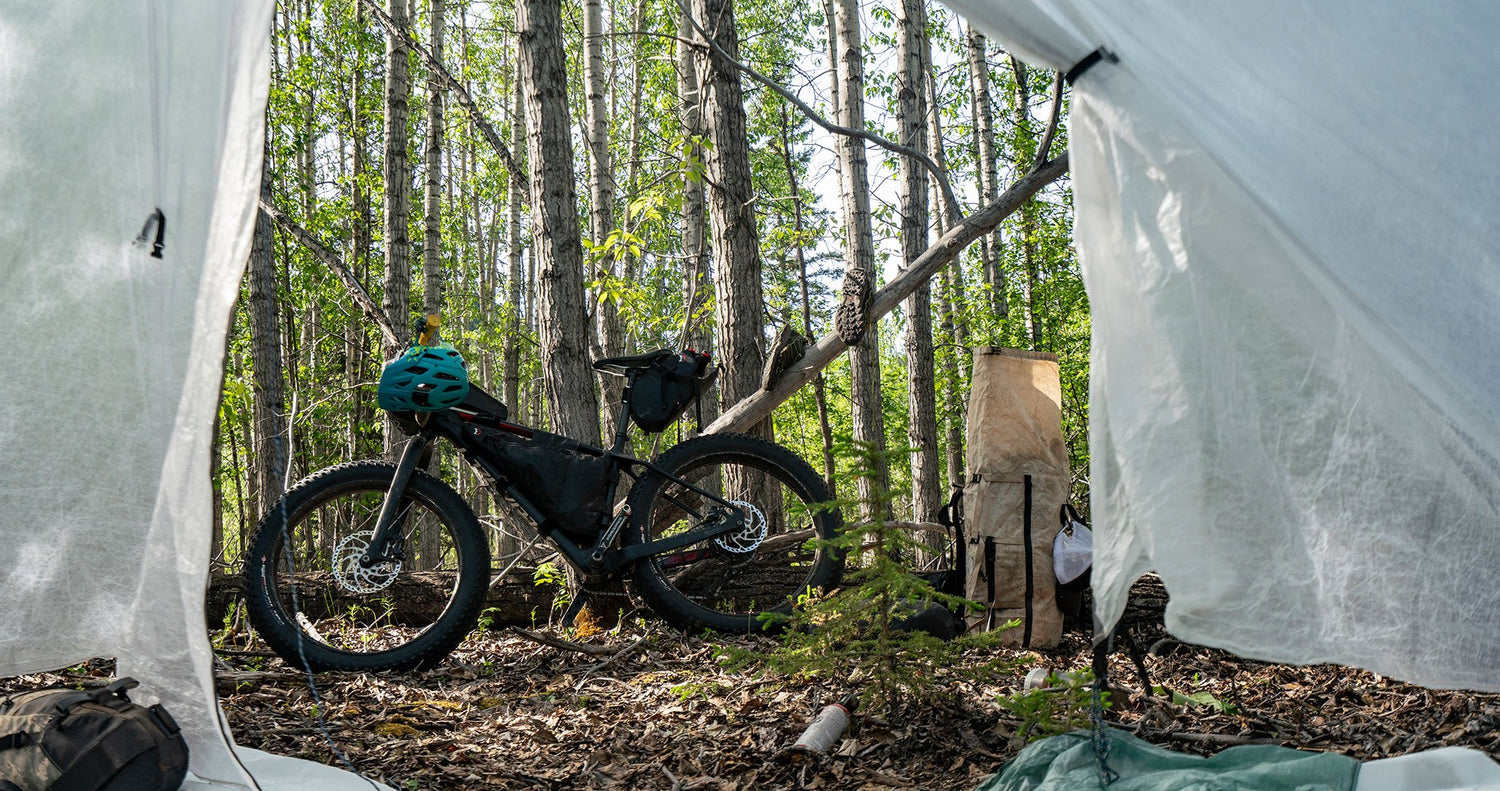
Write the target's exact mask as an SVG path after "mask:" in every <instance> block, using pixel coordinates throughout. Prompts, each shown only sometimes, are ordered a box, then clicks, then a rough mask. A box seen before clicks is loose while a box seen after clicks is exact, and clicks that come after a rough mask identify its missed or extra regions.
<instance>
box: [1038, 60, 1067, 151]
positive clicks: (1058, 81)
mask: <svg viewBox="0 0 1500 791" xmlns="http://www.w3.org/2000/svg"><path fill="white" fill-rule="evenodd" d="M1062 103H1063V75H1062V72H1058V73H1057V77H1055V78H1054V79H1053V80H1052V115H1051V116H1049V117H1048V118H1047V131H1046V133H1044V134H1043V135H1042V142H1040V143H1038V144H1037V147H1036V161H1037V162H1046V161H1047V156H1048V155H1049V154H1051V153H1052V139H1053V138H1054V137H1056V136H1057V122H1058V119H1060V118H1061V117H1062Z"/></svg>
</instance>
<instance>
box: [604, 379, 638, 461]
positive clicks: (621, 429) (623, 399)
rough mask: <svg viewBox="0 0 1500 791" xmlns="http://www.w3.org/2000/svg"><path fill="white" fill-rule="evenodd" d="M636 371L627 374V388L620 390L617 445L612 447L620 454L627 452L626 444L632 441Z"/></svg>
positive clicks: (616, 428)
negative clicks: (631, 416) (632, 395)
mask: <svg viewBox="0 0 1500 791" xmlns="http://www.w3.org/2000/svg"><path fill="white" fill-rule="evenodd" d="M635 375H636V371H635V370H634V369H631V370H629V371H626V372H625V387H623V388H621V390H620V420H619V422H618V424H617V425H616V426H615V444H614V445H612V446H610V451H612V452H614V453H620V452H622V451H624V450H625V443H626V442H627V441H629V439H630V388H631V387H633V386H634V385H635Z"/></svg>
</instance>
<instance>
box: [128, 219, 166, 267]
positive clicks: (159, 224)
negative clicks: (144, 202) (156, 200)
mask: <svg viewBox="0 0 1500 791" xmlns="http://www.w3.org/2000/svg"><path fill="white" fill-rule="evenodd" d="M153 227H154V228H155V229H156V237H155V240H154V241H152V242H151V257H152V258H161V249H162V247H163V246H165V244H166V235H167V215H165V214H163V213H162V211H161V208H160V207H158V208H157V209H156V210H155V211H153V212H151V216H150V217H147V218H146V224H145V225H142V226H141V235H140V236H137V237H135V243H136V244H138V245H140V246H142V247H145V246H146V242H147V240H148V239H150V238H151V229H152V228H153Z"/></svg>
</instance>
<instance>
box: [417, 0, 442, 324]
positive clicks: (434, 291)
mask: <svg viewBox="0 0 1500 791" xmlns="http://www.w3.org/2000/svg"><path fill="white" fill-rule="evenodd" d="M431 4H432V39H431V42H430V44H429V46H431V47H432V56H433V57H435V58H437V59H438V60H439V61H441V60H442V59H443V13H444V11H445V10H446V8H445V7H444V5H445V2H444V0H431ZM443 86H444V81H443V80H442V79H441V78H440V77H438V76H437V75H436V74H434V73H429V74H428V75H427V148H426V150H425V151H424V152H423V164H424V168H425V170H426V171H427V173H426V176H427V183H426V190H425V193H424V195H423V196H422V197H423V202H422V203H423V209H424V210H425V211H424V216H423V218H422V226H423V233H422V274H423V275H424V278H423V279H424V282H423V288H422V312H423V313H425V314H431V313H442V312H443V271H442V260H443V259H442V247H443V216H442V212H443Z"/></svg>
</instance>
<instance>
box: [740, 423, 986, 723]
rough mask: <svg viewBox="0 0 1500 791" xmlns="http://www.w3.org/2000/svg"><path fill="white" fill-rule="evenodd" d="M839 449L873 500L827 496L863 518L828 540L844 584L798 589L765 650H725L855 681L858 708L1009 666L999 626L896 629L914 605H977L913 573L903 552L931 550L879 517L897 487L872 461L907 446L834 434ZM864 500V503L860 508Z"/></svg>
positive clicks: (892, 704) (877, 707) (906, 698)
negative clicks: (844, 565)
mask: <svg viewBox="0 0 1500 791" xmlns="http://www.w3.org/2000/svg"><path fill="white" fill-rule="evenodd" d="M838 450H839V452H840V453H844V454H848V455H850V456H852V457H853V459H854V460H855V469H854V474H855V475H856V476H858V477H861V478H866V479H869V480H871V481H872V482H874V484H875V485H874V486H873V487H872V495H871V500H870V502H868V503H861V502H859V501H857V500H836V501H834V502H832V503H828V504H826V507H829V508H839V509H841V510H842V511H843V512H844V513H846V514H856V513H865V514H869V515H870V518H869V519H867V520H864V521H860V522H856V523H853V524H849V525H847V526H846V527H845V529H844V530H843V532H842V533H841V534H840V535H839V536H838V537H836V538H834V539H832V540H831V541H828V542H826V545H827V546H828V547H829V548H830V549H832V550H834V551H837V552H841V553H842V554H843V555H844V557H845V558H846V559H847V562H848V564H849V569H848V571H847V572H846V573H845V575H844V585H843V587H841V588H840V589H838V590H836V591H830V592H820V591H809V592H808V593H806V594H805V595H803V596H802V597H800V598H799V600H798V601H797V602H796V605H795V607H794V608H793V610H792V613H791V614H790V615H766V616H762V617H763V618H766V619H767V620H770V621H773V622H778V623H776V625H779V626H781V627H782V631H783V635H784V637H783V639H782V641H781V643H780V644H779V646H778V647H776V648H774V649H772V650H771V651H769V652H767V653H755V652H742V651H735V650H730V651H727V652H726V653H727V654H728V657H729V659H730V661H731V662H732V663H735V664H748V663H750V662H753V661H759V662H762V663H764V665H765V666H766V667H768V668H770V669H771V670H773V671H776V672H779V673H784V674H788V675H792V676H797V677H801V678H805V679H808V680H818V679H824V680H827V681H829V682H835V683H837V682H844V681H849V682H853V683H854V684H855V685H857V686H858V689H859V698H860V705H861V708H862V709H863V710H866V711H891V710H894V709H895V708H897V707H899V706H901V705H903V704H905V703H914V702H920V701H923V700H927V699H930V698H931V697H934V696H936V695H938V694H939V693H941V691H942V690H943V688H944V686H945V684H944V680H945V678H959V677H969V678H973V677H984V676H991V675H993V674H994V673H996V672H997V671H998V670H1002V669H1003V670H1005V671H1007V672H1008V671H1010V670H1011V669H1012V666H1013V664H1014V663H1013V662H1012V661H1011V660H1009V659H1005V658H998V657H996V655H995V654H994V653H993V652H991V651H982V652H976V651H972V649H975V648H992V647H993V646H995V645H996V644H997V639H996V638H997V636H998V634H999V632H990V633H986V634H978V635H965V636H962V637H959V638H958V639H956V640H953V641H951V642H944V641H942V640H939V639H938V638H936V637H933V636H932V635H930V634H927V633H926V632H919V631H907V630H903V629H901V628H899V625H900V620H901V619H902V618H903V617H904V616H905V615H906V614H908V613H909V612H911V611H912V610H913V609H914V608H917V607H921V606H925V605H926V604H928V603H937V604H941V605H943V606H945V607H948V608H950V609H954V610H960V608H963V607H978V606H979V605H978V604H977V603H975V602H969V601H966V600H965V599H963V598H962V597H959V596H950V595H947V594H943V593H940V592H938V591H936V590H934V589H933V587H932V585H931V584H930V583H929V582H928V581H927V580H926V579H923V578H922V577H919V576H917V575H916V574H913V573H912V570H911V568H910V566H909V564H908V562H907V560H906V559H908V558H912V557H916V556H917V553H918V551H919V550H926V551H930V548H929V547H927V546H926V544H925V543H924V542H922V541H921V540H920V539H919V538H917V537H916V536H914V535H912V534H911V533H910V532H909V531H907V530H905V529H902V528H899V527H896V526H893V525H892V524H891V522H890V521H889V520H888V519H887V518H886V516H885V515H886V514H888V513H889V512H890V504H891V503H892V502H893V501H894V500H895V499H896V498H897V497H898V496H900V494H901V492H897V491H890V490H886V489H882V486H881V483H880V479H879V477H878V476H877V475H876V473H875V470H877V469H879V468H880V467H881V466H882V465H881V462H885V463H886V464H889V463H891V462H892V461H894V460H896V459H897V458H899V457H905V456H906V454H907V453H908V452H909V450H908V449H906V448H899V449H895V450H881V449H880V448H878V447H877V446H875V445H873V444H870V443H865V442H847V443H841V444H840V446H839V448H838ZM861 506H865V507H861Z"/></svg>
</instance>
